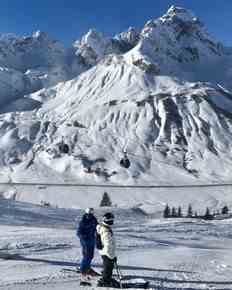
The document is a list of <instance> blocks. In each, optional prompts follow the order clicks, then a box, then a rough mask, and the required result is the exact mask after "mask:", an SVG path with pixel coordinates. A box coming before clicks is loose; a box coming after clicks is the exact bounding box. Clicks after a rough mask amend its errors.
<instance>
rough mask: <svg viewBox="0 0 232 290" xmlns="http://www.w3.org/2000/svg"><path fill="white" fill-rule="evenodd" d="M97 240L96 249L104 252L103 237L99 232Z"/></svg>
mask: <svg viewBox="0 0 232 290" xmlns="http://www.w3.org/2000/svg"><path fill="white" fill-rule="evenodd" d="M95 240H96V248H97V249H98V250H102V249H103V244H102V241H101V235H100V234H99V233H98V232H96V236H95Z"/></svg>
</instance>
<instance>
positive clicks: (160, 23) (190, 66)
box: [128, 6, 232, 87]
mask: <svg viewBox="0 0 232 290" xmlns="http://www.w3.org/2000/svg"><path fill="white" fill-rule="evenodd" d="M140 38H141V40H140V41H139V43H138V44H137V45H136V47H135V48H134V49H132V50H131V51H129V52H128V60H130V61H131V62H136V61H137V60H140V61H142V60H143V62H146V63H152V64H155V65H156V66H157V68H159V73H160V74H164V75H173V76H177V77H181V78H183V79H185V80H189V81H211V82H214V83H218V82H219V83H222V84H224V85H226V86H230V87H231V77H232V75H231V71H230V67H231V66H232V54H231V53H230V52H229V50H226V49H225V48H224V47H223V45H222V44H221V43H219V42H217V41H215V40H214V39H213V38H212V37H211V36H210V35H209V34H208V32H207V30H206V29H205V27H204V25H203V23H202V22H201V21H200V20H199V19H198V18H196V17H195V16H194V15H193V14H192V13H191V12H189V11H188V10H186V9H183V8H179V7H174V6H172V7H171V8H170V9H169V10H168V12H167V13H166V14H164V15H163V16H162V17H160V18H159V19H156V20H152V21H149V22H147V23H146V25H145V26H144V28H143V30H142V32H141V36H140Z"/></svg>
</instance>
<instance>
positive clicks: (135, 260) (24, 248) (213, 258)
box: [0, 202, 232, 290]
mask: <svg viewBox="0 0 232 290" xmlns="http://www.w3.org/2000/svg"><path fill="white" fill-rule="evenodd" d="M13 204H14V202H12V206H13ZM19 205H20V203H18V206H19ZM10 206H11V204H10V203H9V207H10ZM24 207H25V204H23V203H22V205H21V210H22V211H21V215H23V213H24ZM28 208H30V205H27V210H28ZM7 210H9V209H6V211H7ZM30 210H31V211H32V212H35V211H36V212H37V214H39V213H40V211H39V209H38V207H36V206H32V205H31V209H30ZM106 210H108V209H103V210H102V209H99V210H97V211H96V212H97V216H98V217H100V216H101V215H102V213H103V212H105V211H106ZM112 210H113V212H114V214H115V216H116V225H115V235H116V238H117V249H118V259H119V264H120V266H121V271H122V273H123V275H124V276H127V277H128V278H129V277H133V278H143V279H146V280H149V281H150V283H151V288H152V289H160V290H174V289H183V290H190V289H191V290H194V289H195V290H198V289H199V290H200V289H224V290H225V289H232V278H231V277H232V258H231V250H232V245H231V237H232V236H231V234H230V229H231V223H232V221H231V220H224V221H212V222H200V221H197V222H196V221H194V220H193V221H191V220H186V219H182V220H178V221H177V220H174V219H170V220H163V219H157V218H156V219H155V218H154V217H153V216H149V215H147V216H146V215H142V214H141V213H139V212H136V211H134V210H128V209H120V208H117V209H112ZM41 211H43V212H44V211H47V217H49V215H53V218H54V222H53V224H51V222H50V221H49V220H48V219H47V218H46V217H44V219H41V220H40V223H41V224H40V225H39V227H38V223H36V224H34V223H33V220H32V221H31V224H30V225H27V226H24V225H23V219H22V222H21V225H20V224H18V225H14V226H13V225H1V226H0V270H1V271H0V289H4V290H13V289H14V290H23V289H27V290H28V289H33V290H34V289H37V290H41V289H58V290H61V289H79V288H80V286H79V281H80V276H79V274H76V273H72V272H64V271H62V269H63V268H70V269H74V267H75V266H77V265H79V261H80V245H79V242H78V239H77V238H76V236H75V229H74V225H75V222H74V220H73V219H74V216H75V217H76V219H77V220H78V219H79V218H80V214H81V213H82V212H81V211H80V210H76V211H73V215H70V216H68V218H67V219H69V228H67V224H68V223H67V221H66V224H62V216H63V217H64V216H65V215H67V209H63V210H62V209H54V210H53V211H52V213H51V211H50V212H49V209H44V208H41ZM4 214H5V212H4V211H3V212H2V213H1V215H0V224H2V221H4ZM25 215H26V210H25ZM12 218H13V217H12ZM56 218H57V219H56ZM6 255H8V257H9V258H10V257H11V258H12V259H8V260H7V259H3V258H4V257H6ZM93 264H94V267H95V269H96V270H98V271H101V258H100V256H99V254H98V253H97V252H96V254H95V258H94V263H93ZM94 285H95V282H94V283H93V286H91V287H85V288H87V289H94V288H95V286H94Z"/></svg>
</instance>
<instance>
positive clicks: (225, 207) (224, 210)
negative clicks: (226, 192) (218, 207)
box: [222, 205, 229, 214]
mask: <svg viewBox="0 0 232 290" xmlns="http://www.w3.org/2000/svg"><path fill="white" fill-rule="evenodd" d="M228 213H229V208H228V206H227V205H225V206H224V207H223V208H222V214H228Z"/></svg>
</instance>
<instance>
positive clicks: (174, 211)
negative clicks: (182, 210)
mask: <svg viewBox="0 0 232 290" xmlns="http://www.w3.org/2000/svg"><path fill="white" fill-rule="evenodd" d="M172 217H177V213H176V208H175V207H173V208H172Z"/></svg>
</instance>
